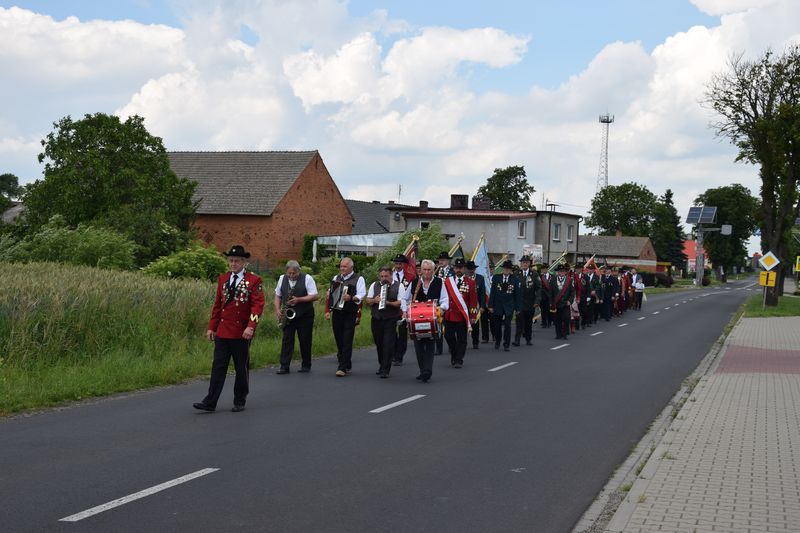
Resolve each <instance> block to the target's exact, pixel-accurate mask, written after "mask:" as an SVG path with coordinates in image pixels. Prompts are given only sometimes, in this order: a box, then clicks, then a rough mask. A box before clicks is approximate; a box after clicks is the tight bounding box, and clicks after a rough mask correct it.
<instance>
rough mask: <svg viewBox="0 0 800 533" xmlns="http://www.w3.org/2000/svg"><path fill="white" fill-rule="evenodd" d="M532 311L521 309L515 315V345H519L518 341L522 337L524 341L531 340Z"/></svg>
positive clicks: (533, 311)
mask: <svg viewBox="0 0 800 533" xmlns="http://www.w3.org/2000/svg"><path fill="white" fill-rule="evenodd" d="M534 309H535V308H534ZM534 309H523V310H522V311H519V312H518V313H517V330H516V331H515V332H514V342H516V343H517V344H519V340H520V339H521V338H522V337H525V340H526V341H528V342H531V338H532V337H533V315H534V313H535V310H534Z"/></svg>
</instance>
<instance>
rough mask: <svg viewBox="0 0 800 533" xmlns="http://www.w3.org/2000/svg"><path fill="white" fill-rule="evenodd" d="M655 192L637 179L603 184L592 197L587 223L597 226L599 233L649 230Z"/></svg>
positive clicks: (642, 234) (643, 233) (631, 233)
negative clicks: (615, 183) (619, 183)
mask: <svg viewBox="0 0 800 533" xmlns="http://www.w3.org/2000/svg"><path fill="white" fill-rule="evenodd" d="M655 206H656V196H655V195H654V194H653V193H652V192H650V190H649V189H648V188H647V187H644V186H643V185H639V184H638V183H623V184H622V185H608V186H606V187H603V188H602V189H601V190H600V191H599V192H598V193H597V194H595V195H594V198H593V199H592V209H591V211H590V212H589V218H587V219H586V225H587V226H590V227H593V228H597V229H598V231H599V234H600V235H614V234H616V233H617V232H618V231H619V232H620V233H621V234H622V235H626V236H631V237H646V236H648V235H649V234H650V228H651V225H652V222H653V211H654V209H655Z"/></svg>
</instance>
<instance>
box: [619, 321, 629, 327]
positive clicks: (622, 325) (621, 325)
mask: <svg viewBox="0 0 800 533" xmlns="http://www.w3.org/2000/svg"><path fill="white" fill-rule="evenodd" d="M627 325H628V323H627V322H625V323H624V324H620V325H619V326H617V327H618V328H624V327H625V326H627Z"/></svg>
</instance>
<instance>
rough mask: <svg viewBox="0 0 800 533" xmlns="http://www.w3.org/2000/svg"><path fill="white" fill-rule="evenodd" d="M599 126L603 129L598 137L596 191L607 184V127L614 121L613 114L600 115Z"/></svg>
mask: <svg viewBox="0 0 800 533" xmlns="http://www.w3.org/2000/svg"><path fill="white" fill-rule="evenodd" d="M599 122H600V127H601V128H602V131H603V136H602V138H601V139H600V169H599V170H598V171H597V191H595V192H600V190H601V189H602V188H603V187H606V186H607V185H608V129H609V126H610V125H611V123H612V122H614V115H609V114H608V113H606V114H605V115H600V120H599Z"/></svg>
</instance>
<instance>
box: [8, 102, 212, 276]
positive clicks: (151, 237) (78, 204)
mask: <svg viewBox="0 0 800 533" xmlns="http://www.w3.org/2000/svg"><path fill="white" fill-rule="evenodd" d="M53 126H54V128H55V131H53V132H51V133H49V134H48V135H47V138H46V139H45V140H43V141H42V146H43V147H44V151H43V153H41V154H39V162H44V163H45V168H44V179H43V180H39V181H36V182H35V183H33V184H31V185H28V187H27V190H26V191H25V194H24V196H23V201H24V203H25V210H26V214H25V218H26V223H27V224H29V226H30V228H31V230H32V231H36V230H37V228H40V227H42V226H43V225H44V224H45V223H46V222H47V221H48V220H49V219H50V218H51V217H52V216H53V215H56V214H59V215H62V216H63V217H64V220H65V221H66V223H67V225H69V226H70V227H76V226H77V225H78V224H81V223H85V224H94V225H99V226H105V227H109V228H112V229H115V230H117V231H119V232H120V233H122V234H123V235H125V236H127V237H129V238H130V239H131V240H133V241H134V242H135V243H136V244H137V245H138V250H137V264H139V265H144V264H147V263H149V262H150V261H151V260H152V259H155V258H156V257H159V256H162V255H166V254H168V253H171V252H173V251H175V250H177V249H181V248H184V247H185V246H186V244H188V242H189V237H190V229H191V223H192V220H193V217H194V205H193V204H192V193H193V192H194V189H195V187H196V184H195V183H194V182H191V181H189V180H186V179H180V178H178V177H177V176H176V175H175V173H174V172H172V170H171V169H170V166H169V160H168V158H167V153H166V150H165V149H164V145H163V144H162V142H161V139H160V138H158V137H154V136H153V135H151V134H150V133H149V132H148V131H147V129H145V127H144V119H143V118H142V117H139V116H133V117H130V118H128V119H127V120H125V122H121V121H120V119H119V117H116V116H110V115H106V114H103V113H97V114H94V115H86V116H85V117H84V118H83V119H82V120H72V118H70V117H69V116H68V117H66V118H63V119H61V120H60V121H58V122H56V123H54V124H53Z"/></svg>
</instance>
